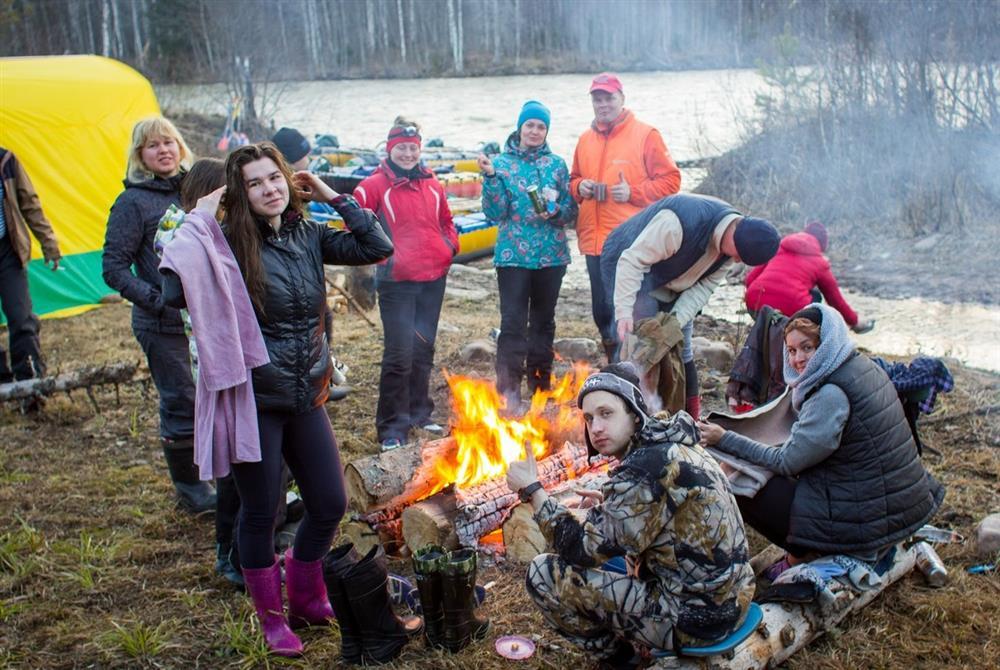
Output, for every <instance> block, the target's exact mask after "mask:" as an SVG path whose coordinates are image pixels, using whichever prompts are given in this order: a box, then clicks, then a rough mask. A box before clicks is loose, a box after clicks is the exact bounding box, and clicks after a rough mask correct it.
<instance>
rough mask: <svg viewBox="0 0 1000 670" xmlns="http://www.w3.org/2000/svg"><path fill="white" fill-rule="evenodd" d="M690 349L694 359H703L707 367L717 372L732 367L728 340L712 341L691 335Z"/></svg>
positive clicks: (731, 354) (731, 349)
mask: <svg viewBox="0 0 1000 670" xmlns="http://www.w3.org/2000/svg"><path fill="white" fill-rule="evenodd" d="M691 349H692V350H693V351H694V357H695V358H696V359H701V360H704V361H705V363H706V364H707V365H708V367H709V368H710V369H712V370H718V371H719V372H729V371H730V370H731V369H732V367H733V358H734V357H735V354H734V353H733V347H732V346H731V345H730V344H729V343H728V342H713V341H711V340H709V339H707V338H705V337H692V338H691Z"/></svg>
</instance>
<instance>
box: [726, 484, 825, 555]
mask: <svg viewBox="0 0 1000 670" xmlns="http://www.w3.org/2000/svg"><path fill="white" fill-rule="evenodd" d="M797 484H798V482H797V481H796V480H794V479H791V478H790V477H781V476H779V475H775V476H774V477H771V479H769V480H768V482H767V484H765V485H764V486H763V488H761V489H760V490H759V491H757V495H755V496H754V497H753V498H744V497H743V496H736V504H737V505H739V508H740V514H742V515H743V522H744V523H746V525H748V526H750V527H751V528H753V529H754V530H756V531H757V532H758V533H760V534H761V535H763V536H764V537H766V538H767V539H768V540H770V541H771V542H772V543H774V544H776V545H778V546H779V547H781V548H782V549H784V550H785V551H787V552H788V553H789V554H791V555H792V556H795V557H796V558H803V557H805V556H806V555H807V554H809V553H810V552H812V551H813V550H811V549H809V548H808V547H803V546H800V545H796V544H792V543H790V542H789V541H788V539H787V538H788V526H789V516H790V515H791V511H792V500H793V499H794V498H795V487H796V485H797Z"/></svg>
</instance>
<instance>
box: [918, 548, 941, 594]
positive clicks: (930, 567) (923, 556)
mask: <svg viewBox="0 0 1000 670" xmlns="http://www.w3.org/2000/svg"><path fill="white" fill-rule="evenodd" d="M913 551H914V554H915V556H916V562H917V567H918V568H920V572H922V573H924V579H926V580H927V583H928V584H929V585H930V586H933V587H935V588H940V587H942V586H945V585H946V584H947V583H948V570H947V569H945V567H944V563H942V562H941V557H940V556H938V555H937V552H936V551H934V547H932V546H931V545H929V544H927V543H926V542H917V543H916V544H915V545H913Z"/></svg>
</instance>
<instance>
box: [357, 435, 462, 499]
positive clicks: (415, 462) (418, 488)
mask: <svg viewBox="0 0 1000 670" xmlns="http://www.w3.org/2000/svg"><path fill="white" fill-rule="evenodd" d="M455 450H456V445H455V441H454V440H453V439H452V438H450V437H446V438H443V439H440V440H431V441H429V442H425V441H422V440H421V441H420V442H416V443H413V444H406V445H403V446H402V447H399V448H397V449H393V450H391V451H385V452H382V453H380V454H375V455H374V456H365V457H363V458H358V459H355V460H354V461H351V462H350V463H348V464H347V467H346V468H345V469H344V477H345V479H346V480H347V493H348V499H349V504H350V506H351V509H354V510H356V511H358V512H363V513H367V512H372V511H375V510H388V513H387V514H386V515H385V517H386V518H389V517H393V516H399V513H400V512H402V509H403V507H405V506H406V505H408V504H410V503H412V502H413V501H415V500H420V499H422V498H426V497H427V496H428V495H430V494H431V493H433V492H434V491H435V490H436V489H437V488H439V487H440V484H439V481H438V475H437V470H436V467H435V465H436V464H437V463H438V461H439V460H440V459H442V458H445V459H450V458H453V457H454V454H455ZM393 508H398V509H396V510H395V513H394V514H393V513H392V512H393Z"/></svg>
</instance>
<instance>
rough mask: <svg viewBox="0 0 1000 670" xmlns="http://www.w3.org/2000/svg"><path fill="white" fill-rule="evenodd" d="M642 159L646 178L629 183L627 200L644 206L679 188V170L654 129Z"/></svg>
mask: <svg viewBox="0 0 1000 670" xmlns="http://www.w3.org/2000/svg"><path fill="white" fill-rule="evenodd" d="M642 160H643V164H644V165H645V167H646V178H645V179H643V180H642V182H640V183H638V184H629V186H631V188H632V195H631V197H630V198H629V202H631V203H632V204H633V205H635V206H636V207H646V206H647V205H651V204H653V203H654V202H656V201H657V200H659V199H660V198H663V197H666V196H668V195H673V194H674V193H677V192H678V191H680V190H681V171H680V170H679V169H678V167H677V164H676V163H674V159H673V158H671V156H670V151H668V150H667V145H666V144H664V143H663V137H661V136H660V133H659V131H657V130H655V129H654V130H653V131H652V132H650V133H649V135H647V136H646V143H645V145H644V146H643V147H642ZM574 168H575V160H574Z"/></svg>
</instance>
